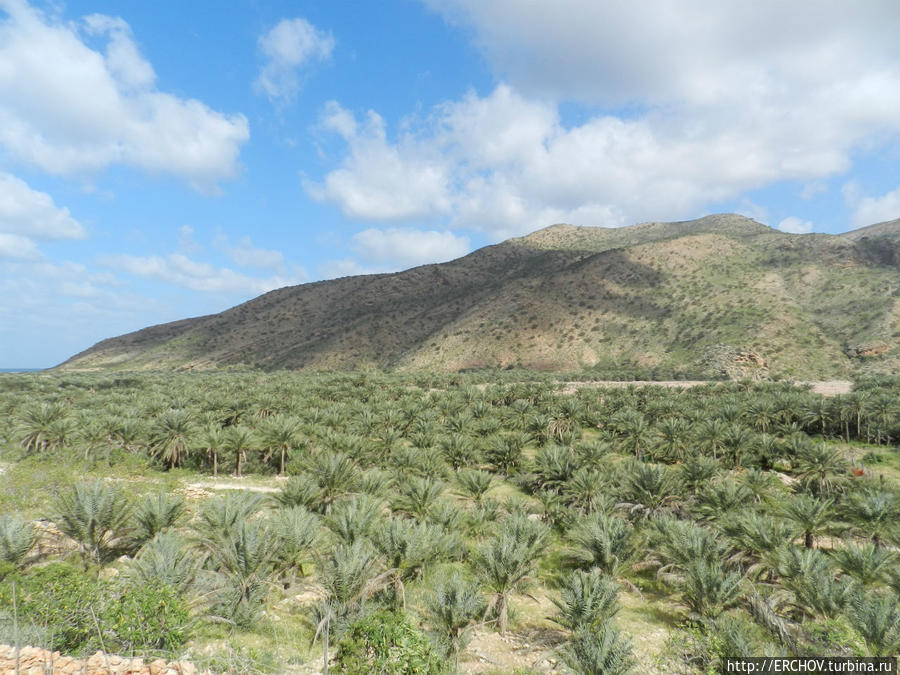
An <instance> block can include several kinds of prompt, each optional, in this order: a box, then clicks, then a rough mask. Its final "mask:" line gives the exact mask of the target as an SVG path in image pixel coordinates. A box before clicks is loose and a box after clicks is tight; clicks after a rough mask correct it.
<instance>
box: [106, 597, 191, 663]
mask: <svg viewBox="0 0 900 675" xmlns="http://www.w3.org/2000/svg"><path fill="white" fill-rule="evenodd" d="M190 622H191V619H190V616H189V614H188V610H187V608H186V607H185V605H184V602H183V601H182V600H181V598H180V597H179V596H178V594H177V592H176V591H175V589H173V588H172V587H171V586H167V585H165V584H162V583H158V582H151V583H148V584H146V585H142V586H133V587H131V586H129V587H126V588H123V589H122V590H121V592H120V593H119V594H118V595H117V596H115V597H112V598H109V599H108V601H107V605H106V607H105V609H104V611H103V616H102V623H101V625H102V626H103V627H104V629H106V630H108V631H110V633H112V637H113V638H114V640H115V642H117V643H118V646H119V648H120V651H125V652H131V653H135V652H143V651H147V650H153V651H160V650H161V651H165V652H173V651H175V650H176V649H178V648H179V647H181V645H183V644H184V643H185V642H186V641H187V639H188V637H189V627H190ZM106 647H107V648H109V647H110V645H109V644H108V643H107V645H106Z"/></svg>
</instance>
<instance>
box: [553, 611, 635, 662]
mask: <svg viewBox="0 0 900 675" xmlns="http://www.w3.org/2000/svg"><path fill="white" fill-rule="evenodd" d="M560 655H561V656H562V660H563V662H564V663H565V664H566V665H567V666H568V667H569V668H571V669H572V671H573V672H575V673H577V674H578V675H625V674H626V673H630V672H633V669H634V665H635V661H634V657H633V656H632V647H631V641H630V640H629V639H628V638H626V637H624V636H623V635H622V633H621V632H620V631H618V630H616V629H615V628H613V627H612V625H610V624H609V623H606V624H604V625H602V626H601V627H600V628H598V629H596V630H593V631H584V632H579V633H576V634H575V635H573V636H572V638H571V639H570V640H569V641H568V642H567V643H566V644H565V645H564V646H563V648H562V649H561V650H560Z"/></svg>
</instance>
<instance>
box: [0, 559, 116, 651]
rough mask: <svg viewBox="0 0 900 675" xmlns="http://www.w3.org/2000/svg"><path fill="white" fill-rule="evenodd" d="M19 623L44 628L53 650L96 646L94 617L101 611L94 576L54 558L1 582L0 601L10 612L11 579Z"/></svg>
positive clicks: (11, 596)
mask: <svg viewBox="0 0 900 675" xmlns="http://www.w3.org/2000/svg"><path fill="white" fill-rule="evenodd" d="M14 582H15V585H16V590H15V592H16V605H17V609H18V615H19V623H20V624H22V625H30V626H35V627H38V628H40V629H43V631H44V634H45V636H46V638H45V639H46V642H45V644H43V645H41V646H44V647H47V648H49V649H53V650H57V649H58V650H60V651H63V652H68V653H74V654H81V653H85V652H88V651H90V650H92V649H93V648H95V647H99V643H98V641H97V630H96V627H95V621H94V617H97V616H99V615H100V614H101V602H102V599H101V596H100V586H99V583H98V582H97V580H96V578H94V577H93V576H91V575H89V574H86V573H85V572H84V571H83V570H81V569H80V568H78V567H76V566H74V565H71V564H69V563H61V562H53V563H50V564H48V565H44V566H41V567H34V568H32V569H31V570H29V572H28V573H27V574H19V575H10V576H8V577H7V578H6V579H4V580H3V582H2V583H0V605H2V609H3V610H4V612H5V613H6V614H8V615H9V616H12V611H13V583H14Z"/></svg>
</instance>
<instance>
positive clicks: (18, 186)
mask: <svg viewBox="0 0 900 675" xmlns="http://www.w3.org/2000/svg"><path fill="white" fill-rule="evenodd" d="M0 232H2V233H6V234H15V235H22V236H26V237H31V238H35V239H80V238H82V237H84V236H86V234H87V233H86V231H85V229H84V227H83V226H82V225H81V223H79V222H78V221H77V220H75V219H74V218H73V217H72V215H71V214H70V213H69V209H67V208H64V207H58V206H56V204H54V203H53V198H52V197H51V196H50V195H48V194H47V193H46V192H39V191H37V190H33V189H32V188H30V187H29V186H28V184H27V183H25V181H23V180H21V179H20V178H17V177H16V176H13V175H12V174H9V173H3V172H0Z"/></svg>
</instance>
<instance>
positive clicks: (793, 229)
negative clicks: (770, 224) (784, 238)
mask: <svg viewBox="0 0 900 675" xmlns="http://www.w3.org/2000/svg"><path fill="white" fill-rule="evenodd" d="M776 227H777V228H778V229H779V230H781V231H782V232H787V233H789V234H808V233H809V232H812V230H813V224H812V223H811V222H810V221H808V220H801V219H800V218H797V217H795V216H789V217H787V218H785V219H784V220H782V221H781V222H780V223H778V225H777V226H776Z"/></svg>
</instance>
